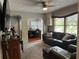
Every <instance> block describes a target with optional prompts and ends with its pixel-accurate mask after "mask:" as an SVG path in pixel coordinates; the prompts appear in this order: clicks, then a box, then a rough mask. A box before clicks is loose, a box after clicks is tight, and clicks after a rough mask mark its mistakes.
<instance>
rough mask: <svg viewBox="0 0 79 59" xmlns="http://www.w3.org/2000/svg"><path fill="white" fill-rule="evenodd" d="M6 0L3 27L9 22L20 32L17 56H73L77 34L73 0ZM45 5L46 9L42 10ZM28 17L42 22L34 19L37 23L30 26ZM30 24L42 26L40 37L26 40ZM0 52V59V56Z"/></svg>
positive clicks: (44, 58)
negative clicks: (6, 16) (6, 15)
mask: <svg viewBox="0 0 79 59" xmlns="http://www.w3.org/2000/svg"><path fill="white" fill-rule="evenodd" d="M1 1H2V0H1ZM8 2H9V5H8V7H9V8H8V7H7V8H8V9H7V14H9V17H10V19H7V20H6V22H5V23H6V24H5V27H7V28H9V29H10V28H11V27H12V26H13V27H14V28H15V32H17V33H18V34H19V36H20V39H21V49H20V51H21V52H20V54H19V55H20V58H19V59H76V49H77V38H78V5H77V1H76V0H45V1H43V0H35V1H33V0H17V1H16V0H8ZM46 3H48V4H46ZM48 5H49V6H48ZM45 7H46V8H47V10H43V8H45ZM8 10H9V11H8ZM30 20H31V21H32V22H33V20H34V21H35V22H36V21H37V22H38V21H39V20H42V22H43V23H40V25H41V24H42V25H41V26H39V23H37V24H38V25H36V24H35V25H34V27H33V26H29V24H30V23H29V21H30ZM40 22H41V21H40ZM30 28H32V29H34V30H36V29H37V28H42V29H41V34H40V40H35V41H34V42H32V43H29V39H28V36H29V35H28V31H29V29H30ZM0 35H2V34H0ZM36 36H37V34H36ZM57 49H58V50H57ZM0 51H1V52H2V50H0ZM57 51H58V52H57ZM1 52H0V54H1V59H2V58H3V59H4V57H3V55H2V53H1ZM16 59H17V58H16Z"/></svg>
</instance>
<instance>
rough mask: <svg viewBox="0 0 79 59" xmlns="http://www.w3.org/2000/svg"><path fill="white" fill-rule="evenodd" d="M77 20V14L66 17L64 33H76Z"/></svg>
mask: <svg viewBox="0 0 79 59" xmlns="http://www.w3.org/2000/svg"><path fill="white" fill-rule="evenodd" d="M77 20H78V14H75V15H72V16H69V17H67V19H66V33H72V34H76V35H77Z"/></svg>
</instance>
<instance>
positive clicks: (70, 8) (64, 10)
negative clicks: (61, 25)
mask: <svg viewBox="0 0 79 59" xmlns="http://www.w3.org/2000/svg"><path fill="white" fill-rule="evenodd" d="M77 11H78V5H77V4H74V5H71V6H67V7H64V8H61V9H59V10H57V11H54V12H53V13H52V15H53V16H65V15H68V14H71V13H73V12H77Z"/></svg>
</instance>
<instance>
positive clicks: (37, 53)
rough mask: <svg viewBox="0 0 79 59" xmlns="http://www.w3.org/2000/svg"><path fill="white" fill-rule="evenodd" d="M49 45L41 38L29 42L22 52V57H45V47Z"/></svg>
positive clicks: (35, 58)
mask: <svg viewBox="0 0 79 59" xmlns="http://www.w3.org/2000/svg"><path fill="white" fill-rule="evenodd" d="M45 47H47V45H45V44H44V43H43V42H42V41H41V40H38V41H37V42H34V43H30V44H28V47H27V48H26V49H25V51H24V52H23V54H22V59H43V53H42V50H43V48H45Z"/></svg>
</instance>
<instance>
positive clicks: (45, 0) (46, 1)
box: [37, 0, 54, 11]
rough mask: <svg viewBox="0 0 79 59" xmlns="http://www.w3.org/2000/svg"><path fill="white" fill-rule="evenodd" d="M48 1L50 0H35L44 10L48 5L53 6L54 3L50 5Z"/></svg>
mask: <svg viewBox="0 0 79 59" xmlns="http://www.w3.org/2000/svg"><path fill="white" fill-rule="evenodd" d="M49 2H51V1H50V0H40V1H37V3H39V4H41V5H42V7H43V10H44V11H47V10H48V7H54V5H50V3H49Z"/></svg>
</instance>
